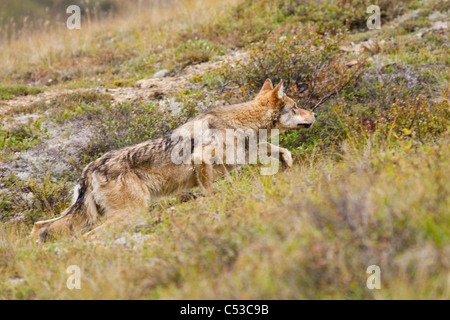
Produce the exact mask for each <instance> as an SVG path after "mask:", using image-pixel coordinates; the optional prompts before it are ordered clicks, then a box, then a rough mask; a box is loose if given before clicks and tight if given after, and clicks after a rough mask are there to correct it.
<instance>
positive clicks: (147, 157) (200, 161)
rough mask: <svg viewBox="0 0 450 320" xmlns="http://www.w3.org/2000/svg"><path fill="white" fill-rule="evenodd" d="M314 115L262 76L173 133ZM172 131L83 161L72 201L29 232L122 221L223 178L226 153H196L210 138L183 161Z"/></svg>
mask: <svg viewBox="0 0 450 320" xmlns="http://www.w3.org/2000/svg"><path fill="white" fill-rule="evenodd" d="M314 121H315V114H314V113H313V112H311V111H307V110H304V109H301V108H298V107H297V104H296V103H295V102H294V100H292V99H291V98H289V97H288V96H287V95H286V94H285V93H284V90H283V82H282V81H280V83H279V84H278V85H277V86H276V87H273V85H272V82H271V81H270V79H267V80H266V81H265V82H264V85H263V86H262V88H261V91H260V92H259V93H258V94H257V95H256V97H255V98H254V99H253V100H252V101H249V102H245V103H241V104H235V105H229V106H221V107H217V108H215V109H212V110H210V111H207V112H205V113H203V114H201V115H199V116H198V117H196V118H195V119H193V120H191V121H189V122H187V123H185V124H184V125H182V126H180V127H179V128H177V129H176V130H175V131H174V133H177V132H181V131H182V132H187V133H188V135H189V139H193V138H194V126H195V124H199V123H200V126H201V127H204V128H208V129H214V130H216V132H217V131H218V132H222V133H223V134H225V131H226V130H227V129H228V130H229V129H233V130H249V129H250V130H255V131H257V130H261V129H265V130H268V131H269V135H270V134H271V132H272V131H275V130H278V131H280V132H283V131H286V130H291V129H300V128H307V127H310V126H311V125H312V124H313V123H314ZM172 137H173V134H167V135H165V136H162V137H160V138H157V139H152V140H148V141H144V142H142V143H139V144H136V145H132V146H128V147H125V148H122V149H120V150H114V151H110V152H108V153H105V154H104V155H103V156H101V157H100V158H98V159H97V160H95V161H93V162H91V163H90V164H88V165H87V166H86V167H85V169H84V170H83V172H82V174H81V178H80V180H79V182H78V184H77V185H76V187H75V190H74V193H73V201H72V205H71V206H70V207H69V208H68V209H66V210H65V211H64V212H62V214H61V216H60V217H58V218H55V219H51V220H46V221H39V222H36V223H35V225H34V227H33V230H32V233H31V234H32V236H37V237H39V238H40V239H42V240H46V239H47V238H48V237H49V236H60V235H74V234H79V233H82V232H84V231H89V230H92V229H93V228H94V227H95V226H96V225H98V224H99V223H100V222H105V223H104V225H108V224H111V223H120V222H123V221H127V220H129V219H131V217H132V216H133V214H135V213H137V212H143V211H145V210H146V209H147V206H148V203H149V201H150V200H155V199H158V198H161V197H166V196H172V195H181V197H183V196H184V195H186V191H188V190H189V189H191V188H194V187H199V189H200V191H201V193H202V194H203V195H205V196H208V195H210V194H212V193H213V192H214V190H213V182H214V181H215V179H216V178H217V177H218V176H220V175H223V176H225V177H227V178H229V172H230V171H231V170H234V169H235V168H237V167H238V166H239V165H238V164H233V163H232V162H231V164H230V161H225V160H226V159H221V160H223V161H219V162H218V163H217V162H213V161H211V159H208V158H202V157H199V156H198V155H199V154H200V155H202V154H203V151H205V150H206V149H208V148H210V147H211V144H205V145H200V146H196V148H194V147H193V149H192V150H191V151H192V154H189V155H188V161H187V162H185V163H180V164H174V162H173V159H172V157H171V155H172V151H173V149H174V148H175V147H176V146H177V144H178V142H177V141H176V140H174V139H172ZM258 143H259V144H258V147H264V148H266V149H267V150H268V152H269V154H270V155H274V154H276V155H279V158H280V162H281V164H282V165H283V166H285V167H290V166H292V156H291V153H290V152H289V151H288V150H287V149H285V148H281V147H278V146H275V145H273V144H270V143H267V142H258ZM196 150H197V151H200V153H199V152H197V151H196ZM246 152H247V154H246V157H247V158H248V157H249V156H251V155H250V152H249V151H248V150H246ZM185 156H186V155H185ZM210 157H211V158H213V157H217V154H216V153H214V152H213V153H211V156H210ZM221 157H222V158H225V156H221ZM94 230H95V229H94ZM91 232H92V231H90V232H89V233H91ZM89 233H88V234H89Z"/></svg>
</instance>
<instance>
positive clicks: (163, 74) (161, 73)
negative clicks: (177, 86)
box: [153, 69, 170, 78]
mask: <svg viewBox="0 0 450 320" xmlns="http://www.w3.org/2000/svg"><path fill="white" fill-rule="evenodd" d="M169 72H170V71H169V70H167V69H162V70H159V71H158V72H156V73H155V74H154V75H153V78H164V77H166V76H167V75H168V74H169Z"/></svg>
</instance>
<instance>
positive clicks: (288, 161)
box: [259, 142, 293, 169]
mask: <svg viewBox="0 0 450 320" xmlns="http://www.w3.org/2000/svg"><path fill="white" fill-rule="evenodd" d="M261 149H265V150H266V151H267V155H270V156H271V157H276V158H279V160H280V162H281V166H282V168H283V169H286V168H287V167H292V164H293V160H292V155H291V152H290V151H289V150H288V149H286V148H282V147H278V146H275V145H273V144H271V143H268V142H262V143H260V144H259V150H260V155H261Z"/></svg>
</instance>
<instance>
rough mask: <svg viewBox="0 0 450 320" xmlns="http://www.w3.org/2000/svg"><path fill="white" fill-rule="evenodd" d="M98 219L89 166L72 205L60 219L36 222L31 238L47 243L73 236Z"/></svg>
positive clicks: (89, 226) (77, 187)
mask: <svg viewBox="0 0 450 320" xmlns="http://www.w3.org/2000/svg"><path fill="white" fill-rule="evenodd" d="M98 219H99V213H98V208H97V204H96V202H95V199H94V194H93V188H92V171H91V170H90V169H89V166H88V167H86V168H85V170H84V171H83V174H82V175H81V178H80V181H79V182H78V185H77V186H76V187H75V190H74V194H73V198H72V205H71V206H70V207H69V208H67V209H66V210H64V211H63V212H62V213H61V216H60V217H58V218H54V219H50V220H44V221H39V222H36V223H35V224H34V227H33V230H32V231H31V236H33V237H39V238H40V239H41V240H43V241H45V240H47V239H48V237H49V236H61V235H73V234H75V233H76V232H79V231H82V230H84V229H89V228H91V227H92V226H93V225H95V224H96V223H97V222H98Z"/></svg>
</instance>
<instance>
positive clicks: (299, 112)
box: [256, 79, 316, 131]
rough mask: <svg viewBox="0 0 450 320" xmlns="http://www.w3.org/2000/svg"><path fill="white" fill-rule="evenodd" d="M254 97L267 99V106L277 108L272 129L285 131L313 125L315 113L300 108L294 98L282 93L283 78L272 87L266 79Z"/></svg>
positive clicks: (270, 82)
mask: <svg viewBox="0 0 450 320" xmlns="http://www.w3.org/2000/svg"><path fill="white" fill-rule="evenodd" d="M256 99H259V100H266V101H268V106H269V107H271V108H277V109H278V110H279V112H278V117H277V118H276V119H275V123H274V129H279V130H281V131H286V130H290V129H301V128H309V127H311V126H312V125H313V123H314V121H315V119H316V114H315V113H314V112H311V111H308V110H305V109H301V108H299V107H298V106H297V103H295V101H294V100H292V99H291V98H290V97H288V96H287V95H286V94H285V93H284V86H283V80H281V81H280V83H279V84H278V85H277V86H276V87H275V88H274V87H273V85H272V81H270V79H267V80H266V81H265V82H264V85H263V87H262V88H261V91H260V92H259V94H258V96H257V97H256Z"/></svg>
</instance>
